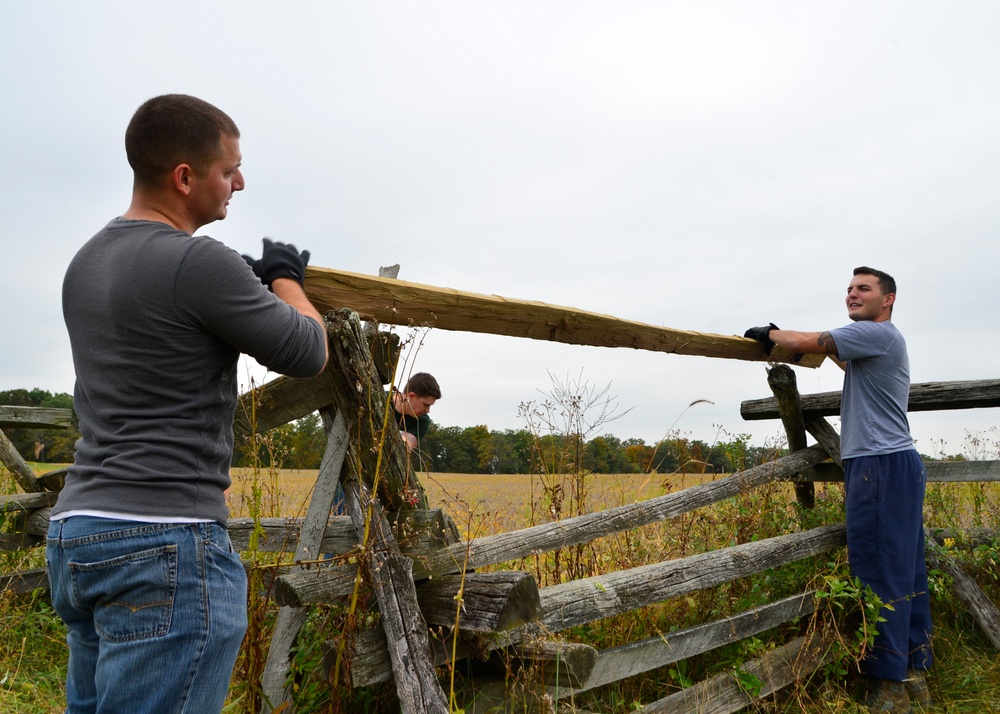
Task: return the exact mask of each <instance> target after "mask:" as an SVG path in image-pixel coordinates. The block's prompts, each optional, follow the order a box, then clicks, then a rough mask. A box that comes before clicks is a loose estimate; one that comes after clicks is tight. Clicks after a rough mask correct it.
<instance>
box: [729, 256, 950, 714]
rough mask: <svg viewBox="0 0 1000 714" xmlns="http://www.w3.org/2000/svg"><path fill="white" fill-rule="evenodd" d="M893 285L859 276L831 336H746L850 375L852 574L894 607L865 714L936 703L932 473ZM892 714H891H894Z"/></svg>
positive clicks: (845, 415) (845, 421) (846, 421)
mask: <svg viewBox="0 0 1000 714" xmlns="http://www.w3.org/2000/svg"><path fill="white" fill-rule="evenodd" d="M895 302H896V281H895V280H893V279H892V277H891V276H890V275H888V274H887V273H884V272H882V271H880V270H874V269H873V268H868V267H860V268H856V269H855V270H854V278H853V279H852V280H851V283H850V285H849V286H848V288H847V314H848V317H850V319H851V320H852V323H851V324H849V325H846V326H844V327H840V328H837V329H834V330H830V331H829V332H796V331H793V330H779V329H778V328H777V327H776V326H775V325H774V324H773V323H772V324H770V325H767V326H764V327H754V328H751V329H749V330H747V332H746V334H745V336H746V337H750V338H753V339H756V340H758V341H759V342H761V343H762V344H763V345H764V348H765V350H766V351H767V352H768V354H770V350H771V348H772V347H773V346H774V345H780V346H781V347H784V348H785V349H788V350H791V351H792V352H802V353H816V354H826V355H829V356H830V358H831V359H833V360H834V361H835V362H837V364H838V365H840V366H841V368H843V369H844V370H845V372H846V375H845V377H844V390H843V396H842V400H841V410H840V417H841V456H842V457H843V462H844V490H845V505H846V510H847V552H848V559H849V561H850V566H851V572H852V573H853V574H854V575H855V576H856V577H858V578H859V579H860V580H861V582H862V584H864V585H867V586H869V587H871V589H872V591H873V592H874V593H875V594H876V595H877V596H878V597H879V598H880V599H881V600H882V602H883V603H884V604H886V605H887V606H891V608H892V609H889V607H885V608H883V609H882V612H881V615H882V617H884V618H885V619H886V622H884V623H882V624H880V625H879V626H878V630H879V634H878V636H877V637H876V638H875V643H874V647H873V648H872V650H871V651H870V652H869V653H868V654H867V656H866V659H865V668H866V669H867V671H868V673H869V674H870V675H871V676H872V677H873V678H874V680H875V686H874V687H873V691H872V694H871V696H870V698H869V702H868V703H869V706H871V707H872V708H873V709H874V710H876V711H882V710H883V709H882V707H889V708H890V709H891V711H909V710H910V702H911V699H912V700H915V701H917V702H919V703H921V704H927V703H928V702H929V700H930V697H929V695H928V690H927V685H926V681H925V678H924V672H925V671H926V670H927V669H928V668H929V667H930V665H931V662H932V654H931V646H930V634H931V616H930V598H929V596H928V591H927V565H926V561H925V558H924V529H923V502H924V491H925V487H926V479H927V476H926V471H925V470H924V466H923V462H922V460H921V458H920V455H919V454H918V453H917V451H916V449H915V448H914V447H913V438H912V437H911V436H910V426H909V422H908V421H907V418H906V410H907V404H908V401H909V392H910V362H909V358H908V356H907V353H906V342H905V341H904V340H903V336H902V334H900V332H899V330H897V329H896V326H895V325H893V324H892V321H891V320H892V308H893V305H894V304H895ZM890 709H886V711H888V710H890Z"/></svg>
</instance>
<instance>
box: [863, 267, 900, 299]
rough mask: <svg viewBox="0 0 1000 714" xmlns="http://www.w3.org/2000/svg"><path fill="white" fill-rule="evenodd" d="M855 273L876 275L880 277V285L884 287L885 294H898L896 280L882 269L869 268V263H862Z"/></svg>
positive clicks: (883, 292)
mask: <svg viewBox="0 0 1000 714" xmlns="http://www.w3.org/2000/svg"><path fill="white" fill-rule="evenodd" d="M854 274H855V275H874V276H875V277H876V278H878V286H879V288H881V289H882V294H883V295H888V294H889V293H892V294H893V295H895V294H896V281H895V279H894V278H893V277H892V276H891V275H889V273H885V272H883V271H881V270H875V268H869V267H868V266H867V265H862V266H860V267H858V268H855V269H854Z"/></svg>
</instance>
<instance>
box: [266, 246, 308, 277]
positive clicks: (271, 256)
mask: <svg viewBox="0 0 1000 714" xmlns="http://www.w3.org/2000/svg"><path fill="white" fill-rule="evenodd" d="M260 264H261V280H262V281H263V282H264V284H265V285H267V287H271V284H272V283H273V282H274V281H275V280H277V279H278V278H291V279H292V280H295V281H297V282H298V284H299V285H304V283H303V281H304V280H305V275H306V265H308V264H309V251H308V250H304V251H302V252H301V253H300V252H299V251H298V249H297V248H296V247H295V246H294V245H292V244H291V243H278V242H276V241H272V240H271V239H270V238H265V239H264V253H263V254H262V255H261V257H260Z"/></svg>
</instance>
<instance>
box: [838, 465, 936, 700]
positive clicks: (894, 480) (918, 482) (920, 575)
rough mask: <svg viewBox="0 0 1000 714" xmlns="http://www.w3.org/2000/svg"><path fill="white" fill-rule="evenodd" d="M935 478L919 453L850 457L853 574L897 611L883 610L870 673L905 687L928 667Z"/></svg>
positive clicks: (849, 556)
mask: <svg viewBox="0 0 1000 714" xmlns="http://www.w3.org/2000/svg"><path fill="white" fill-rule="evenodd" d="M926 484H927V472H926V471H925V469H924V464H923V461H922V460H921V459H920V455H919V454H918V453H917V452H916V450H914V449H909V450H907V451H900V452H897V453H893V454H885V455H883V456H861V457H858V458H854V459H844V487H845V494H846V506H847V559H848V561H849V563H850V566H851V572H852V573H853V574H854V576H855V577H857V578H859V579H860V580H861V582H862V584H864V585H869V586H870V587H871V589H872V591H873V592H874V593H875V594H876V595H878V596H879V598H881V600H882V602H884V603H886V604H891V605H892V608H893V609H892V610H889V609H888V608H883V609H882V611H881V615H882V617H884V618H885V619H886V621H885V622H881V623H879V624H878V626H877V629H878V636H877V637H876V638H875V646H874V648H873V649H872V651H871V652H870V653H869V654H868V656H867V657H866V659H865V669H866V670H867V672H868V674H870V675H871V676H873V677H877V678H879V679H891V680H895V681H897V682H899V681H902V680H903V679H905V678H906V670H908V669H920V670H924V669H928V668H930V666H931V663H932V661H933V654H932V653H931V643H930V639H931V610H930V594H929V593H928V590H927V561H926V557H925V555H924V521H923V509H924V491H925V490H926Z"/></svg>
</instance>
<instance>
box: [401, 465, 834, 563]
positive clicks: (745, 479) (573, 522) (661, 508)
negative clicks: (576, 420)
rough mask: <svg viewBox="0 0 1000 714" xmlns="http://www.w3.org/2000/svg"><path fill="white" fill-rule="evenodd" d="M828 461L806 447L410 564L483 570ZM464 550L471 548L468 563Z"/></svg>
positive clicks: (683, 509) (647, 521)
mask: <svg viewBox="0 0 1000 714" xmlns="http://www.w3.org/2000/svg"><path fill="white" fill-rule="evenodd" d="M826 459H827V454H826V452H825V451H823V449H822V448H821V447H819V446H810V447H809V448H807V449H803V450H802V451H797V452H795V453H794V454H789V455H787V456H783V457H781V458H780V459H777V460H776V461H772V462H769V463H766V464H761V465H759V466H755V467H753V468H751V469H747V470H746V471H740V472H739V473H735V474H733V475H732V476H727V477H725V478H720V479H719V480H718V481H712V482H710V483H705V484H701V485H700V486H693V487H691V488H687V489H684V490H683V491H679V492H677V493H669V494H666V495H664V496H657V497H656V498H651V499H649V500H647V501H642V502H640V503H630V504H628V505H625V506H618V507H616V508H609V509H607V510H604V511H600V512H597V513H588V514H586V515H583V516H574V517H573V518H566V519H563V520H561V521H556V522H554V523H543V524H541V525H538V526H532V527H531V528H525V529H523V530H519V531H513V532H510V533H499V534H497V535H491V536H485V537H483V538H477V539H475V540H473V541H470V542H469V543H467V544H466V543H456V544H455V545H451V546H448V547H447V548H444V549H442V550H440V551H437V552H434V553H428V554H427V555H426V556H425V557H423V558H419V559H417V560H416V561H415V562H414V566H413V569H414V574H415V575H416V577H418V578H426V577H428V576H430V575H445V574H447V573H457V572H461V570H462V567H463V564H465V565H466V567H467V568H468V569H475V568H483V567H486V566H487V565H495V564H497V563H504V562H507V561H508V560H517V559H520V558H525V557H527V556H530V555H534V554H536V553H542V552H547V551H550V550H556V549H558V548H565V547H568V546H571V545H577V544H579V543H588V542H590V541H591V540H593V539H595V538H600V537H602V536H607V535H611V534H612V533H617V532H619V531H624V530H628V529H630V528H639V527H641V526H645V525H649V524H651V523H656V522H659V521H662V520H665V519H667V518H673V517H674V516H679V515H681V514H682V513H687V512H688V511H693V510H695V509H698V508H703V507H705V506H709V505H711V504H713V503H717V502H719V501H721V500H724V499H726V498H730V497H732V496H736V495H738V494H739V493H742V492H744V491H745V490H747V489H752V488H755V487H757V486H762V485H764V484H765V483H770V482H772V481H776V480H778V479H781V478H786V477H788V476H791V475H792V474H796V473H799V472H800V471H802V470H803V469H806V468H808V467H810V466H814V465H815V464H818V463H820V462H821V461H825V460H826ZM466 548H468V551H469V553H468V562H467V563H466Z"/></svg>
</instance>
